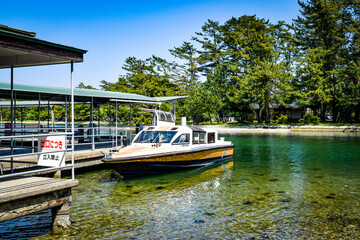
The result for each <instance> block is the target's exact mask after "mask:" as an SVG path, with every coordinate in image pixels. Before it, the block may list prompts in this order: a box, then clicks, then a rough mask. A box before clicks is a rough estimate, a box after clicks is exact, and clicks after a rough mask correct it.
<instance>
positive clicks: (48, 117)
mask: <svg viewBox="0 0 360 240" xmlns="http://www.w3.org/2000/svg"><path fill="white" fill-rule="evenodd" d="M47 110H48V115H47V120H48V124H47V127H48V128H50V102H49V100H48V106H47Z"/></svg>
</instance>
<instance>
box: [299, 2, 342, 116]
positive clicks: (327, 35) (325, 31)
mask: <svg viewBox="0 0 360 240" xmlns="http://www.w3.org/2000/svg"><path fill="white" fill-rule="evenodd" d="M298 3H299V5H300V7H301V10H300V13H301V16H298V18H297V19H295V20H294V23H295V28H294V29H295V37H296V42H297V44H298V48H299V51H300V52H302V53H303V56H304V58H303V59H302V63H303V64H305V65H310V64H316V65H319V70H320V71H318V73H319V74H320V75H321V76H318V77H317V76H313V77H314V78H322V79H324V84H323V85H322V86H323V87H324V88H323V93H328V94H329V96H325V97H323V98H322V99H323V100H322V101H321V102H319V105H318V106H317V108H318V109H321V114H320V116H321V119H322V120H323V121H324V120H325V112H326V110H327V109H331V112H332V117H333V120H334V121H337V120H338V117H337V113H338V104H339V97H340V95H341V85H342V84H343V81H344V79H341V78H340V75H339V73H340V72H341V70H342V68H343V66H344V56H345V55H346V54H344V51H346V50H345V48H344V47H345V46H346V34H345V32H346V30H345V28H344V24H345V21H346V20H345V15H342V7H343V1H341V0H309V1H307V2H306V3H304V2H302V1H298ZM320 52H321V53H320ZM314 53H320V54H321V55H322V58H321V59H320V58H316V57H309V54H314ZM306 56H307V57H306ZM306 59H308V60H316V59H318V62H316V63H314V62H307V63H306ZM309 67H311V66H309ZM301 71H302V69H301V68H300V73H301ZM307 77H308V75H307V74H305V75H304V76H301V74H300V78H299V81H304V80H303V78H307ZM305 81H306V80H305ZM325 88H327V89H325ZM300 91H303V92H306V91H308V89H307V88H306V87H305V88H302V89H300ZM304 95H306V94H304ZM328 101H330V104H328Z"/></svg>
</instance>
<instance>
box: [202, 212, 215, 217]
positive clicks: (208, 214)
mask: <svg viewBox="0 0 360 240" xmlns="http://www.w3.org/2000/svg"><path fill="white" fill-rule="evenodd" d="M204 215H206V216H214V215H215V213H209V212H206V213H204Z"/></svg>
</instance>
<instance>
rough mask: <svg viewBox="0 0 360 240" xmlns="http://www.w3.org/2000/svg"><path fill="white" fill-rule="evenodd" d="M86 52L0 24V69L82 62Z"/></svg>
mask: <svg viewBox="0 0 360 240" xmlns="http://www.w3.org/2000/svg"><path fill="white" fill-rule="evenodd" d="M86 52H87V50H83V49H79V48H75V47H71V46H66V45H62V44H58V43H53V42H49V41H45V40H41V39H39V38H36V33H34V32H29V31H25V30H21V29H17V28H12V27H8V26H5V25H1V24H0V68H9V67H11V66H13V67H24V66H38V65H47V64H59V63H70V62H82V61H83V54H85V53H86Z"/></svg>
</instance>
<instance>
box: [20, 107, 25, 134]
mask: <svg viewBox="0 0 360 240" xmlns="http://www.w3.org/2000/svg"><path fill="white" fill-rule="evenodd" d="M20 125H21V126H20V132H24V130H21V128H22V127H23V107H20ZM24 128H25V126H24ZM21 135H22V134H21Z"/></svg>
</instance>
